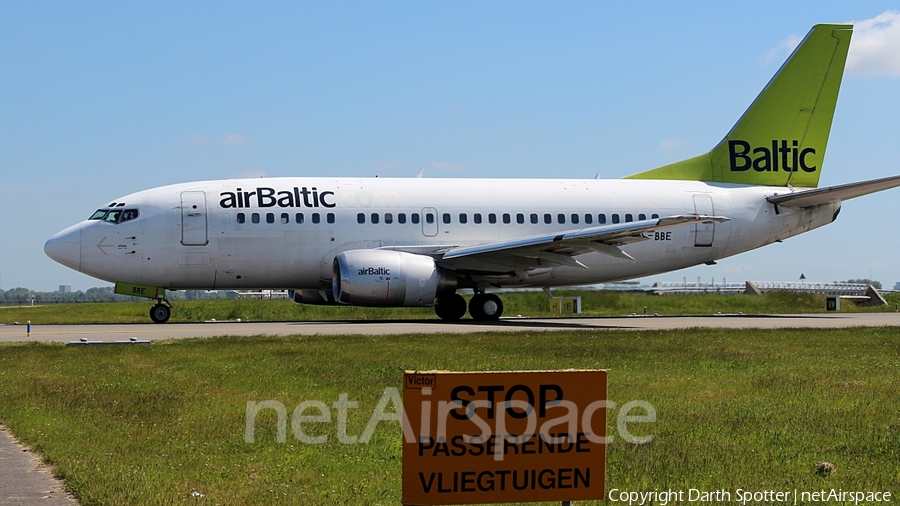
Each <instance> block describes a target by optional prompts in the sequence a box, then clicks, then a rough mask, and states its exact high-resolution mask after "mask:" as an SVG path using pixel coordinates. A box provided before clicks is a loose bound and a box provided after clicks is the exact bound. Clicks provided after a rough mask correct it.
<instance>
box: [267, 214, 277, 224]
mask: <svg viewBox="0 0 900 506" xmlns="http://www.w3.org/2000/svg"><path fill="white" fill-rule="evenodd" d="M266 223H275V213H266Z"/></svg>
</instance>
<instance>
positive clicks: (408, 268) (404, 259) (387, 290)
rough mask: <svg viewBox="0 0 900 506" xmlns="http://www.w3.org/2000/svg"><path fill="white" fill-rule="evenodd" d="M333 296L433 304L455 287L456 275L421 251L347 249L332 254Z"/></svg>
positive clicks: (366, 302) (365, 302)
mask: <svg viewBox="0 0 900 506" xmlns="http://www.w3.org/2000/svg"><path fill="white" fill-rule="evenodd" d="M331 281H332V289H333V291H334V298H335V300H337V301H338V302H341V303H343V304H353V305H357V306H392V307H400V306H407V307H408V306H433V305H434V299H435V298H436V297H437V296H438V295H440V294H443V293H447V292H454V291H455V290H456V275H455V274H453V273H452V272H448V271H445V270H443V269H440V268H438V267H437V265H435V263H434V259H433V258H431V257H428V256H424V255H416V254H413V253H404V252H402V251H386V250H363V249H358V250H350V251H344V252H343V253H340V254H338V255H337V256H336V257H335V258H334V264H333V268H332V277H331Z"/></svg>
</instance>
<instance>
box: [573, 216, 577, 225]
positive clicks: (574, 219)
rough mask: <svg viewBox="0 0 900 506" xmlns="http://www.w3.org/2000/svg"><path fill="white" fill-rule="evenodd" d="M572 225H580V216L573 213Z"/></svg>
mask: <svg viewBox="0 0 900 506" xmlns="http://www.w3.org/2000/svg"><path fill="white" fill-rule="evenodd" d="M572 224H574V225H577V224H578V215H577V214H575V213H572Z"/></svg>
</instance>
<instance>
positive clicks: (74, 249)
mask: <svg viewBox="0 0 900 506" xmlns="http://www.w3.org/2000/svg"><path fill="white" fill-rule="evenodd" d="M44 253H46V254H47V256H48V257H50V258H52V259H53V260H56V261H57V262H59V263H61V264H63V265H65V266H66V267H69V268H72V269H75V270H76V271H78V270H81V224H80V223H79V224H78V225H73V226H71V227H69V228H67V229H65V230H63V231H62V232H60V233H58V234H56V235H54V236H53V237H51V238H50V239H49V240H48V241H47V242H46V243H45V244H44Z"/></svg>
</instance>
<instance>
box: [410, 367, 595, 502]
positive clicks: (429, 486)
mask: <svg viewBox="0 0 900 506" xmlns="http://www.w3.org/2000/svg"><path fill="white" fill-rule="evenodd" d="M606 408H607V406H606V371H531V372H527V371H526V372H465V373H453V372H432V371H429V372H407V373H406V374H404V377H403V414H404V418H403V437H404V440H403V503H404V504H416V505H418V504H422V505H425V504H467V503H495V502H523V501H567V500H588V499H603V498H604V486H605V481H604V480H605V475H606Z"/></svg>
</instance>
